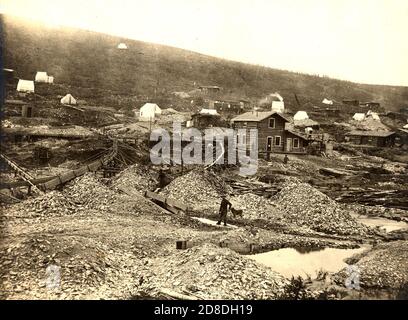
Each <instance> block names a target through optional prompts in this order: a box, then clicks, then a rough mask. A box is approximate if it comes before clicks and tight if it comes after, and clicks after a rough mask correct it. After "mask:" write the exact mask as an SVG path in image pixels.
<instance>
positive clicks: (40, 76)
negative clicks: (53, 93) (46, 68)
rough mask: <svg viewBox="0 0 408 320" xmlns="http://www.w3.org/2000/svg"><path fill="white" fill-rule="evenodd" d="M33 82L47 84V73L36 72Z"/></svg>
mask: <svg viewBox="0 0 408 320" xmlns="http://www.w3.org/2000/svg"><path fill="white" fill-rule="evenodd" d="M35 82H45V83H47V82H48V75H47V72H43V71H38V72H37V73H36V75H35Z"/></svg>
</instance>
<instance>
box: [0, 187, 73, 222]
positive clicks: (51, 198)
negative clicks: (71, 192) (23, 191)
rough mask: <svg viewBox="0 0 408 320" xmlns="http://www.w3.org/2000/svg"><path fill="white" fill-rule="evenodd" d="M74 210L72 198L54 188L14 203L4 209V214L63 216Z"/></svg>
mask: <svg viewBox="0 0 408 320" xmlns="http://www.w3.org/2000/svg"><path fill="white" fill-rule="evenodd" d="M76 210H77V206H76V204H75V203H74V202H73V201H72V199H69V198H68V197H66V196H65V195H64V194H63V193H62V192H59V191H55V190H54V191H51V192H48V193H45V194H42V195H40V196H37V197H35V198H29V199H27V200H25V201H23V202H20V203H18V204H15V205H13V206H11V207H10V209H7V210H4V214H5V215H13V216H21V217H37V216H64V215H71V214H74V213H75V212H76Z"/></svg>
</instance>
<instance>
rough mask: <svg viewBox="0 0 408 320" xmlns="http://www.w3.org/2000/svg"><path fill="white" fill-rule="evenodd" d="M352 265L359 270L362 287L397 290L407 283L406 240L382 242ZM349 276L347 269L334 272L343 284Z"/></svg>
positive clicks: (407, 254) (407, 249) (407, 244)
mask: <svg viewBox="0 0 408 320" xmlns="http://www.w3.org/2000/svg"><path fill="white" fill-rule="evenodd" d="M356 260H358V261H357V262H356V263H355V264H354V266H355V267H356V270H358V272H359V276H360V286H361V287H362V288H363V289H386V290H399V289H400V288H401V287H403V286H404V285H407V284H408V242H407V241H393V242H389V243H382V244H379V245H377V246H375V247H373V248H372V249H371V250H370V251H366V252H364V253H362V254H361V255H360V256H359V257H357V258H356ZM347 277H349V272H347V269H343V270H341V271H340V272H338V273H337V274H336V280H337V282H338V283H339V284H342V285H344V283H345V280H346V278H347Z"/></svg>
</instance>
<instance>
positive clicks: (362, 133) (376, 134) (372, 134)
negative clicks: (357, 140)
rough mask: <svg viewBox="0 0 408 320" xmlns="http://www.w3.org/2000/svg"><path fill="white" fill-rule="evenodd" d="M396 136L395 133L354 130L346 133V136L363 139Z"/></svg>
mask: <svg viewBox="0 0 408 320" xmlns="http://www.w3.org/2000/svg"><path fill="white" fill-rule="evenodd" d="M393 134H395V132H393V131H363V130H352V131H350V132H348V133H346V136H363V137H389V136H391V135H393Z"/></svg>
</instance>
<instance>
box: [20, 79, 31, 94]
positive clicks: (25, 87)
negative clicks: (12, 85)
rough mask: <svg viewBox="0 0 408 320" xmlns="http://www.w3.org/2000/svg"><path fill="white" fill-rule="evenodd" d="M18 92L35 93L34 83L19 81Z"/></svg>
mask: <svg viewBox="0 0 408 320" xmlns="http://www.w3.org/2000/svg"><path fill="white" fill-rule="evenodd" d="M17 91H18V92H34V81H31V80H22V79H20V80H18V83H17Z"/></svg>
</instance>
